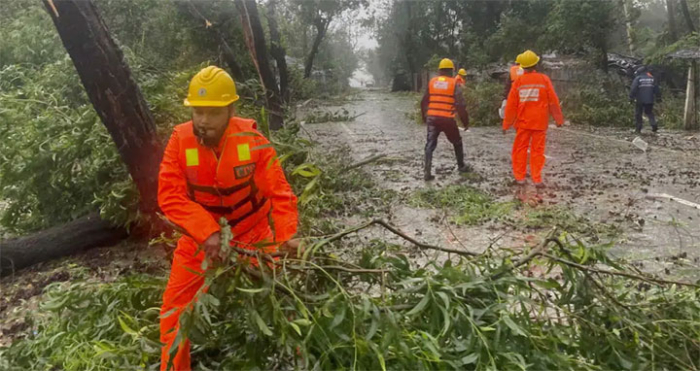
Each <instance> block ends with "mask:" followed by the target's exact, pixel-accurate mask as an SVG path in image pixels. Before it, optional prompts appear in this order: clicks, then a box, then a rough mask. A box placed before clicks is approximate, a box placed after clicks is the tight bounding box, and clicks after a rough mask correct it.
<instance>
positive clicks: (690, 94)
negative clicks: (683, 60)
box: [683, 61, 698, 130]
mask: <svg viewBox="0 0 700 371" xmlns="http://www.w3.org/2000/svg"><path fill="white" fill-rule="evenodd" d="M697 73H698V62H697V61H692V62H691V63H690V68H689V69H688V83H687V86H686V93H685V109H684V110H683V122H684V127H685V129H686V130H694V129H697V128H698V117H697V107H696V106H695V105H696V104H697V99H696V94H697V91H696V88H695V82H696V80H697V77H696V76H697Z"/></svg>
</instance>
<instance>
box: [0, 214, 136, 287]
mask: <svg viewBox="0 0 700 371" xmlns="http://www.w3.org/2000/svg"><path fill="white" fill-rule="evenodd" d="M126 237H127V233H126V230H125V229H123V228H115V227H114V226H112V225H110V224H109V223H108V222H106V221H104V220H102V219H100V216H99V214H97V213H94V214H90V215H88V216H85V217H82V218H80V219H77V220H75V221H72V222H70V223H67V224H63V225H60V226H57V227H53V228H49V229H47V230H44V231H41V232H37V233H34V234H32V235H29V236H26V237H18V238H13V239H9V240H6V241H0V276H6V275H8V274H12V273H14V272H15V271H17V270H19V269H22V268H25V267H28V266H30V265H33V264H37V263H41V262H45V261H49V260H52V259H56V258H60V257H63V256H67V255H71V254H75V253H79V252H82V251H85V250H87V249H90V248H92V247H97V246H111V245H113V244H115V243H117V242H119V241H121V240H123V239H124V238H126Z"/></svg>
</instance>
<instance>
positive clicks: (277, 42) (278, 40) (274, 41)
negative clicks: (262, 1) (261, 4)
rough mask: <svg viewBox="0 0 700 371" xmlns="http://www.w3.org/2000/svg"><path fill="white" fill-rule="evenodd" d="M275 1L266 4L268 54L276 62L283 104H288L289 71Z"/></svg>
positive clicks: (271, 0)
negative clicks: (268, 32)
mask: <svg viewBox="0 0 700 371" xmlns="http://www.w3.org/2000/svg"><path fill="white" fill-rule="evenodd" d="M276 8H277V0H270V2H269V3H268V4H267V25H268V27H270V54H272V56H273V57H274V58H275V61H277V69H278V70H279V74H280V95H281V96H282V101H283V102H285V103H286V102H289V87H288V86H289V85H288V84H289V71H288V69H287V60H286V54H287V53H286V52H285V50H284V47H283V46H282V37H280V31H279V28H278V27H277V12H276Z"/></svg>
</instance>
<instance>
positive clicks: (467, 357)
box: [462, 353, 479, 365]
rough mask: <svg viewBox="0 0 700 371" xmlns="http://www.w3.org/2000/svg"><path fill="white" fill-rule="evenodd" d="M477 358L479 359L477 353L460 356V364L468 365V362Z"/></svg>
mask: <svg viewBox="0 0 700 371" xmlns="http://www.w3.org/2000/svg"><path fill="white" fill-rule="evenodd" d="M477 359H479V353H472V354H470V355H468V356H466V357H464V358H462V364H463V365H470V364H472V363H474V362H476V360H477Z"/></svg>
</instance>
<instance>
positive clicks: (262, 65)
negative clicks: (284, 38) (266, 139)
mask: <svg viewBox="0 0 700 371" xmlns="http://www.w3.org/2000/svg"><path fill="white" fill-rule="evenodd" d="M236 7H237V8H238V10H239V12H240V13H241V23H242V24H243V33H244V34H245V41H246V45H247V46H248V50H249V52H250V55H251V57H252V59H253V63H254V64H255V68H256V69H257V70H258V75H259V76H260V81H261V82H262V85H263V88H264V89H265V101H266V103H267V109H268V113H269V116H268V117H269V124H270V129H271V130H279V129H281V128H282V126H283V125H284V117H283V113H282V104H281V99H280V94H279V90H278V89H277V82H276V81H275V75H274V74H273V73H272V68H270V62H269V60H268V58H267V47H266V46H265V33H264V32H263V28H262V25H261V24H260V16H259V15H258V6H257V4H256V3H255V0H236Z"/></svg>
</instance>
